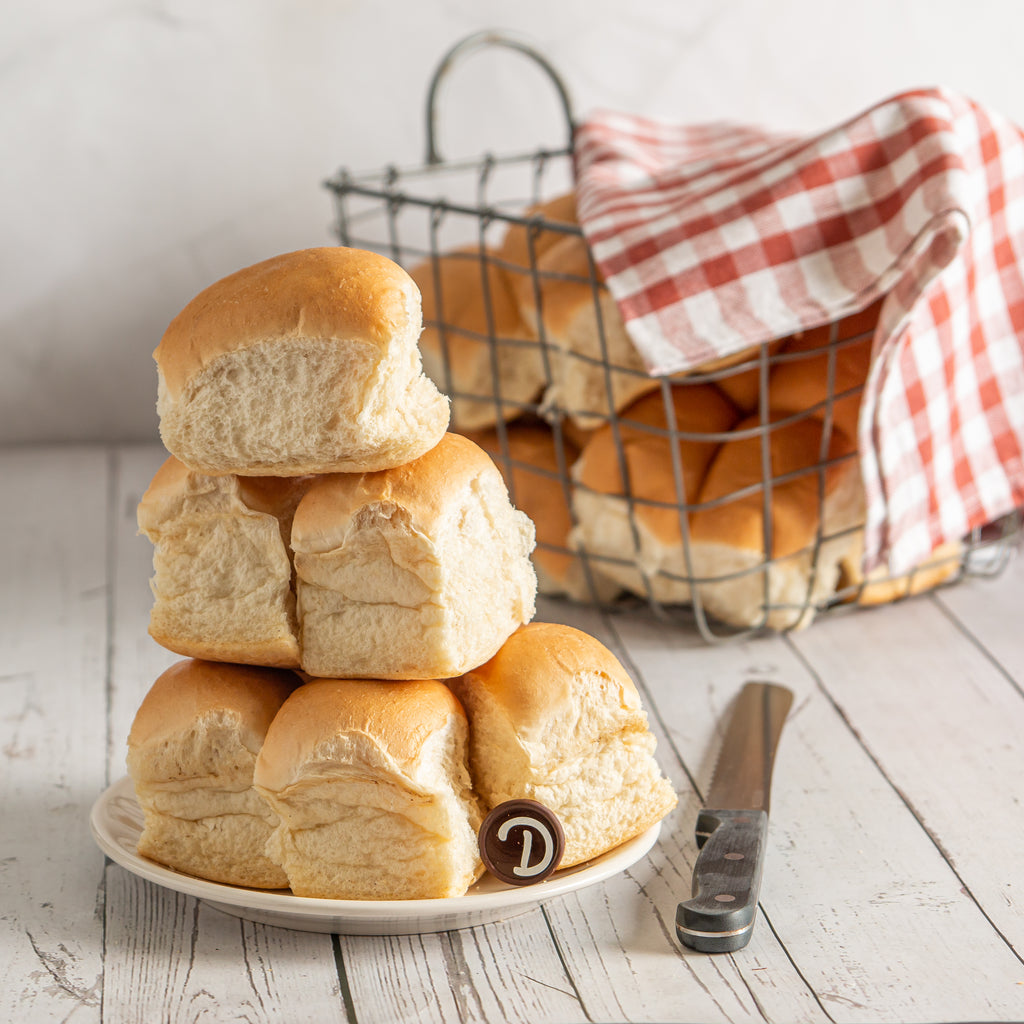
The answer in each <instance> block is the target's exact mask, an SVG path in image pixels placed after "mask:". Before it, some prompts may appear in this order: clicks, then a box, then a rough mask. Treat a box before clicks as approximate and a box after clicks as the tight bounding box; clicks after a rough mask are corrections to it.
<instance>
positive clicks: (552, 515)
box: [410, 194, 962, 629]
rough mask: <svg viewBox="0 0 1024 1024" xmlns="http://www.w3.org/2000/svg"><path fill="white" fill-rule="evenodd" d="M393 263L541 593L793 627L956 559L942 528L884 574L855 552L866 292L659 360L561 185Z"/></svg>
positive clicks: (870, 332)
mask: <svg viewBox="0 0 1024 1024" xmlns="http://www.w3.org/2000/svg"><path fill="white" fill-rule="evenodd" d="M410 273H411V275H412V277H413V279H414V280H416V281H417V283H418V284H419V286H420V288H421V290H422V291H423V294H424V312H425V322H426V327H425V330H424V339H425V341H424V366H425V370H426V372H427V373H428V375H430V376H431V377H432V379H433V380H434V381H435V382H436V383H437V384H438V386H439V387H440V388H441V390H443V391H445V392H446V393H448V394H449V395H451V396H452V429H454V430H457V431H459V432H461V433H463V434H465V435H466V436H468V437H470V438H472V439H473V440H474V441H475V442H476V443H477V444H479V445H480V446H481V447H483V448H484V449H485V450H486V451H488V452H489V453H491V455H492V456H493V457H494V460H495V462H496V463H497V465H498V467H499V469H500V470H501V472H502V474H503V476H504V477H505V480H506V483H507V485H508V487H509V489H510V491H511V493H512V495H513V500H514V501H515V503H516V504H517V506H518V507H519V508H521V509H522V510H523V511H525V512H526V513H527V514H528V515H530V516H531V518H533V520H534V522H535V523H536V526H537V546H536V550H535V552H534V555H533V560H534V565H535V568H536V572H537V578H538V587H539V590H540V591H541V593H545V594H555V595H568V596H569V597H571V598H575V599H577V600H582V601H599V602H603V601H605V600H608V599H609V598H611V597H614V596H615V595H617V594H620V593H623V592H625V593H629V594H633V595H638V596H640V597H642V598H645V599H647V600H650V601H652V602H656V603H659V604H662V603H667V604H693V605H694V606H695V607H697V608H699V609H700V612H701V614H702V615H703V614H706V615H708V616H710V617H711V618H712V619H713V620H717V621H719V622H721V623H725V624H726V625H727V626H728V627H736V628H750V627H754V628H758V627H766V628H769V629H792V628H800V627H803V626H806V625H807V624H808V623H809V622H810V621H811V620H812V619H813V617H814V615H815V613H816V611H817V610H819V609H820V608H822V607H824V606H826V605H828V604H830V603H835V602H837V601H840V600H854V601H859V602H860V603H862V604H872V603H880V602H883V601H886V600H893V599H895V598H897V597H900V596H904V595H906V594H909V593H914V592H917V591H919V590H922V589H927V588H928V587H931V586H935V585H937V584H938V583H939V582H941V581H943V580H945V579H947V578H949V577H950V576H951V575H952V574H953V573H955V572H956V571H957V570H958V568H959V566H960V562H961V555H962V552H961V550H960V546H959V545H952V546H949V547H946V548H943V549H941V550H940V551H937V552H935V553H934V554H933V555H932V557H931V558H930V559H929V560H928V561H927V563H926V564H925V565H923V566H921V567H920V568H919V569H918V570H916V571H915V572H914V573H913V574H911V575H910V576H908V577H903V578H901V579H898V580H890V579H888V578H887V577H886V576H885V574H884V572H880V571H878V570H876V572H875V574H874V575H873V576H872V578H871V579H866V578H865V576H864V574H863V572H862V571H861V567H860V555H861V552H862V550H863V530H864V522H865V501H864V493H863V486H862V482H861V477H860V471H859V466H858V460H857V419H858V414H859V410H860V399H861V392H862V390H863V388H864V384H865V382H866V380H867V375H868V370H869V367H870V361H871V354H872V343H873V339H874V331H875V326H876V323H877V320H878V315H879V308H880V305H881V303H880V302H876V303H875V304H874V305H872V306H871V307H869V308H867V309H865V310H862V311H860V312H857V313H854V314H852V315H851V316H849V317H846V318H844V319H842V320H840V321H838V322H836V323H832V324H825V325H823V326H821V327H819V328H815V329H813V330H808V331H804V332H801V333H799V334H796V335H793V336H791V337H787V338H779V339H776V340H774V341H772V342H769V343H766V344H763V345H758V346H754V347H752V348H750V349H748V350H745V351H743V352H740V353H739V354H738V355H736V356H733V357H731V358H729V359H724V360H719V361H716V362H714V363H708V364H706V365H704V366H701V367H698V368H697V369H696V370H694V371H692V372H691V373H688V374H681V375H677V376H674V377H671V378H656V377H651V376H650V375H648V374H647V373H646V372H645V370H644V367H643V364H642V362H641V359H640V356H639V354H638V353H637V351H636V349H635V347H634V346H633V344H632V343H631V341H630V339H629V337H628V335H627V333H626V330H625V327H624V325H623V322H622V318H621V316H620V315H619V312H618V309H617V307H616V304H615V302H614V301H613V299H612V297H611V295H610V293H609V291H608V289H607V287H606V286H605V284H604V283H603V280H602V278H601V276H600V273H599V272H598V270H597V268H596V266H595V265H594V263H593V260H592V258H591V256H590V253H589V250H588V248H587V246H586V243H585V242H584V240H583V237H582V235H581V234H580V231H579V227H578V224H577V219H576V209H575V203H574V201H573V196H572V195H571V194H570V195H564V196H560V197H558V198H556V199H554V200H551V201H549V202H546V203H541V204H538V205H536V206H534V207H531V208H530V209H528V210H527V211H526V214H525V215H524V216H523V217H520V218H509V221H508V226H507V228H506V229H505V232H504V235H503V236H502V237H501V238H499V240H498V241H497V242H496V243H495V244H493V245H491V246H490V247H487V246H484V245H481V244H477V245H474V246H464V247H462V248H459V249H457V250H453V251H451V252H447V253H442V254H434V255H432V256H431V258H429V259H426V260H422V261H421V262H419V263H417V264H415V265H414V266H412V268H411V270H410ZM428 351H429V353H430V355H429V358H428V357H427V352H428Z"/></svg>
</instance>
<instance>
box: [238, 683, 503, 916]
mask: <svg viewBox="0 0 1024 1024" xmlns="http://www.w3.org/2000/svg"><path fill="white" fill-rule="evenodd" d="M254 781H255V785H256V788H257V790H258V791H259V792H260V793H261V794H262V795H263V796H264V797H265V798H266V800H267V802H268V803H269V805H270V806H271V807H272V808H273V809H274V811H275V812H276V814H277V815H278V817H279V819H280V823H279V825H278V826H277V828H276V830H275V831H274V834H273V836H272V838H271V840H270V842H269V843H268V845H267V850H268V852H269V854H270V855H271V856H272V857H273V858H274V859H275V860H276V861H277V862H278V863H279V864H280V865H281V866H282V867H283V869H284V871H285V873H286V874H287V876H288V884H289V885H290V886H291V890H292V892H293V893H295V894H296V895H297V896H313V897H318V898H323V899H350V900H405V899H430V898H446V897H451V896H461V895H463V894H464V893H465V891H466V889H468V888H469V886H470V885H471V884H472V883H473V881H474V880H475V879H476V878H477V877H478V876H479V875H480V873H481V872H482V870H483V867H482V864H481V862H480V856H479V852H478V848H477V841H476V833H477V829H478V828H479V825H480V820H481V816H480V810H479V806H478V803H477V800H476V797H475V796H474V794H473V792H472V787H471V785H470V779H469V772H468V770H467V764H466V716H465V714H464V712H463V710H462V708H461V707H460V706H459V702H458V701H457V700H456V699H455V697H454V696H453V695H452V693H451V692H450V691H449V690H448V688H447V687H445V686H444V685H443V684H442V683H439V682H436V681H434V680H415V681H406V682H398V683H385V682H379V681H376V680H366V679H344V680H339V679H315V680H313V681H312V682H308V683H306V684H305V685H303V686H302V687H301V688H300V689H298V690H296V691H295V692H294V693H293V694H292V696H291V697H290V698H289V699H288V700H287V701H286V702H285V704H284V706H283V707H282V708H281V710H280V711H279V712H278V714H277V717H276V718H275V719H274V722H273V724H272V725H271V727H270V729H269V731H268V733H267V738H266V741H265V742H264V744H263V748H262V750H261V751H260V756H259V759H258V760H257V763H256V770H255V776H254Z"/></svg>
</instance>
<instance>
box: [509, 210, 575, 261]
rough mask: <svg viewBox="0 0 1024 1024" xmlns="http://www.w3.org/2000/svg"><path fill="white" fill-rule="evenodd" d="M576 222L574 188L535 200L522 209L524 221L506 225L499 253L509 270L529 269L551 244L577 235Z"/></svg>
mask: <svg viewBox="0 0 1024 1024" xmlns="http://www.w3.org/2000/svg"><path fill="white" fill-rule="evenodd" d="M578 225H579V220H578V218H577V215H576V194H575V193H574V192H566V193H564V194H563V195H558V196H555V197H554V198H553V199H548V200H545V201H544V202H540V203H534V204H533V205H531V206H529V207H528V208H527V209H526V210H525V211H524V212H523V223H521V224H520V223H517V222H512V223H510V224H509V225H508V227H507V228H506V230H505V236H504V238H502V240H501V244H500V245H499V246H498V256H499V258H500V259H501V261H502V263H503V264H504V265H505V266H506V267H507V268H508V269H509V270H510V272H512V273H515V272H516V271H517V270H523V271H527V272H529V270H530V269H531V268H532V267H533V266H534V265H535V263H536V261H537V259H538V258H539V257H541V256H543V255H544V253H546V252H547V251H548V250H549V249H550V248H551V247H552V246H554V245H557V244H558V243H559V242H560V241H562V240H563V239H564V238H566V237H568V236H578V235H579V226H578Z"/></svg>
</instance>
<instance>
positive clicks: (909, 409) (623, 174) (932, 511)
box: [575, 89, 1024, 572]
mask: <svg viewBox="0 0 1024 1024" xmlns="http://www.w3.org/2000/svg"><path fill="white" fill-rule="evenodd" d="M575 157H576V175H577V182H576V185H577V203H578V208H579V217H580V224H581V226H582V229H583V232H584V234H585V236H586V238H587V240H588V242H589V244H590V246H591V249H592V250H593V254H594V258H595V260H596V262H597V265H598V267H599V268H600V270H601V273H602V274H603V276H604V278H605V280H606V282H607V284H608V287H609V289H610V291H611V293H612V295H613V296H614V298H615V299H616V300H617V302H618V305H619V308H620V310H621V312H622V316H623V319H624V321H625V324H626V328H627V330H628V331H629V334H630V336H631V338H632V340H633V342H634V344H635V345H636V347H637V349H638V351H639V352H640V354H641V356H642V357H643V359H644V360H645V363H646V365H647V367H648V369H649V370H650V371H651V372H652V373H655V374H663V373H676V372H680V371H683V370H686V369H690V368H693V367H695V366H698V365H700V364H701V363H704V362H707V361H708V360H710V359H715V358H718V357H721V356H726V355H730V354H732V353H735V352H739V351H741V350H742V349H744V348H748V347H750V346H751V345H754V344H758V343H761V342H764V341H769V340H771V339H774V338H779V337H784V336H786V335H788V334H792V333H793V332H794V331H797V330H801V329H806V328H810V327H815V326H818V325H820V324H823V323H828V322H830V321H833V320H836V319H839V318H841V317H843V316H846V315H849V314H851V313H854V312H857V311H859V310H862V309H864V308H866V307H867V306H869V305H870V304H871V303H872V302H873V301H874V300H875V299H877V298H879V297H881V296H883V295H884V296H886V298H885V301H884V303H883V305H882V309H881V313H880V320H879V325H878V329H877V331H876V334H875V339H874V350H873V351H874V359H873V364H872V370H871V374H870V376H869V379H868V384H867V387H866V389H865V394H864V399H863V403H862V409H861V420H860V431H859V445H860V456H861V466H862V473H863V477H864V485H865V491H866V497H867V503H868V510H867V531H866V538H865V542H866V543H865V546H866V568H868V569H870V568H872V567H874V566H875V565H878V564H881V563H887V564H888V565H889V567H890V568H891V569H892V570H893V571H897V572H902V571H906V570H908V569H910V568H911V567H912V566H914V565H915V564H918V563H919V562H920V561H921V560H922V559H924V558H925V557H927V555H928V554H929V553H930V552H931V551H932V550H933V549H934V548H935V547H936V546H937V545H939V544H941V543H943V542H946V541H950V540H956V539H959V538H961V537H963V536H964V535H966V534H967V533H968V532H969V531H970V530H971V529H973V528H975V527H979V526H983V525H984V524H986V523H989V522H992V521H994V520H996V519H997V518H999V517H1000V516H1002V515H1005V514H1006V513H1008V512H1010V511H1012V510H1013V509H1014V508H1017V507H1021V506H1024V458H1022V452H1024V134H1022V132H1021V130H1020V129H1018V128H1017V127H1016V126H1014V125H1013V124H1011V123H1010V122H1008V121H1007V120H1006V119H1004V118H1002V117H1000V116H998V115H996V114H994V113H992V112H991V111H988V110H986V109H984V108H983V107H981V106H979V105H978V104H976V103H974V102H972V101H970V100H967V99H965V98H964V97H962V96H959V95H957V94H955V93H952V92H949V91H947V90H942V89H929V90H918V91H913V92H907V93H904V94H901V95H899V96H896V97H894V98H892V99H889V100H886V101H885V102H882V103H880V104H878V105H877V106H874V107H872V108H871V109H869V110H867V111H866V112H864V113H863V114H861V115H859V116H857V117H854V118H853V119H851V120H849V121H847V122H846V123H844V124H841V125H839V126H838V127H836V128H833V129H831V130H829V131H826V132H822V133H820V134H816V135H813V136H809V137H796V136H793V135H779V134H775V133H769V132H765V131H763V130H761V129H757V128H750V127H739V126H735V125H727V124H712V125H699V126H678V125H666V124H660V123H655V122H653V121H650V120H646V119H642V118H638V117H632V116H626V115H622V114H616V113H599V114H597V115H595V116H594V117H593V118H591V119H590V120H588V121H587V122H585V123H584V124H582V125H581V126H580V127H579V129H578V131H577V136H576V153H575Z"/></svg>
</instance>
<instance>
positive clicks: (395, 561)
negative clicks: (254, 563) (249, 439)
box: [292, 434, 537, 679]
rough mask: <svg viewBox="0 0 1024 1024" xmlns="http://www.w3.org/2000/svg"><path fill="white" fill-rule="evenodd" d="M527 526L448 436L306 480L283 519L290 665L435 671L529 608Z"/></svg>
mask: <svg viewBox="0 0 1024 1024" xmlns="http://www.w3.org/2000/svg"><path fill="white" fill-rule="evenodd" d="M533 545H534V528H533V524H532V523H531V522H530V520H529V519H528V518H527V517H526V516H525V515H524V514H523V513H522V512H520V511H518V510H517V509H515V508H513V506H512V505H511V503H510V501H509V497H508V491H507V489H506V487H505V483H504V481H503V480H502V477H501V474H500V473H499V472H498V470H497V468H496V467H495V465H494V463H493V461H492V460H491V459H490V457H489V456H488V455H487V454H486V453H485V452H484V451H482V450H481V449H480V448H479V447H478V446H477V445H475V444H473V442H472V441H470V440H468V439H467V438H465V437H461V436H460V435H457V434H446V435H445V437H444V438H443V440H442V441H441V443H440V444H438V445H437V447H436V448H434V449H433V450H432V451H430V452H428V453H427V454H426V455H424V456H422V457H421V458H420V459H417V460H416V461H415V462H412V463H410V464H408V465H405V466H400V467H398V468H396V469H392V470H387V471H383V472H379V473H366V474H361V475H360V474H338V475H332V476H326V477H322V478H320V479H318V480H317V481H316V482H315V483H314V485H313V486H312V487H311V488H310V490H309V491H308V493H307V494H306V496H305V498H303V500H302V502H301V503H300V505H299V507H298V509H297V511H296V514H295V519H294V523H293V527H292V547H293V549H294V552H295V569H296V574H297V577H298V610H299V619H300V622H301V638H300V640H301V648H302V667H303V668H304V669H305V670H306V671H307V672H309V673H311V674H312V675H317V676H345V677H349V676H371V677H374V678H384V679H422V678H444V677H447V676H452V675H457V674H459V673H460V672H464V671H466V669H468V668H471V667H473V666H475V665H478V664H480V663H481V662H483V661H486V660H487V658H489V657H490V656H491V655H492V654H493V653H494V652H495V651H496V650H497V649H498V647H500V646H501V644H502V643H503V642H504V640H505V639H506V638H507V637H508V635H509V634H510V633H512V632H513V631H514V630H515V629H516V627H517V626H519V625H520V624H521V623H523V622H527V621H529V620H530V619H531V618H532V617H533V610H534V599H535V596H536V587H537V582H536V576H535V574H534V571H533V567H532V564H531V562H530V552H531V551H532V549H533Z"/></svg>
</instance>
